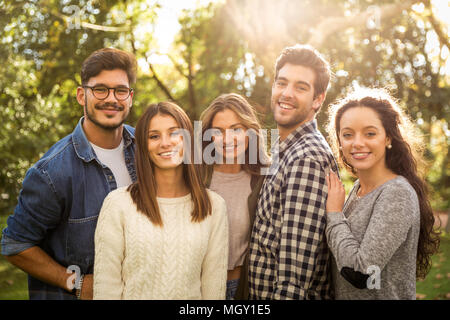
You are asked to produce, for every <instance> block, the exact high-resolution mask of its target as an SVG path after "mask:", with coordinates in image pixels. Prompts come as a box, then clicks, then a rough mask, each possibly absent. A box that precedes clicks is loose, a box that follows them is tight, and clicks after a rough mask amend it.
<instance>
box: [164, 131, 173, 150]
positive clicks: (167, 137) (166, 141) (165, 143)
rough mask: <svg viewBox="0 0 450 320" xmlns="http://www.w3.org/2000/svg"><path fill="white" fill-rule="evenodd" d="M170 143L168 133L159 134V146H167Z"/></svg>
mask: <svg viewBox="0 0 450 320" xmlns="http://www.w3.org/2000/svg"><path fill="white" fill-rule="evenodd" d="M171 145H172V139H171V137H170V136H169V135H168V134H163V135H162V136H161V148H164V149H166V148H169V147H170V146H171Z"/></svg>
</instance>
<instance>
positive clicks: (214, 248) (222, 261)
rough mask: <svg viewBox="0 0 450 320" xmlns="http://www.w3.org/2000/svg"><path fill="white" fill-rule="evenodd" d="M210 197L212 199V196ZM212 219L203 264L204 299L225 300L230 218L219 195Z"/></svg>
mask: <svg viewBox="0 0 450 320" xmlns="http://www.w3.org/2000/svg"><path fill="white" fill-rule="evenodd" d="M210 198H211V199H212V197H210ZM211 202H212V201H211ZM214 205H215V206H216V207H214ZM210 219H212V225H211V228H212V229H211V233H210V236H209V241H208V248H207V251H206V255H205V258H204V260H203V264H202V275H201V283H202V287H201V290H202V299H204V300H211V299H212V300H219V299H220V300H223V299H225V292H226V283H227V267H228V218H227V211H226V205H225V200H223V199H222V198H219V197H218V196H217V198H216V199H215V203H213V212H212V216H211V217H210Z"/></svg>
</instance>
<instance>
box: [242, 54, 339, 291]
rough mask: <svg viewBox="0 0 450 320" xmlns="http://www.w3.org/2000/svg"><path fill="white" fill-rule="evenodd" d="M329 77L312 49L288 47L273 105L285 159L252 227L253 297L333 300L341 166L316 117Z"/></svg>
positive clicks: (270, 177) (278, 69)
mask: <svg viewBox="0 0 450 320" xmlns="http://www.w3.org/2000/svg"><path fill="white" fill-rule="evenodd" d="M329 79H330V67H329V64H328V63H327V62H326V61H325V60H324V59H323V58H322V56H321V55H320V53H318V52H317V51H316V50H314V49H313V48H311V47H310V46H301V45H296V46H293V47H288V48H285V49H284V50H283V52H282V53H281V55H280V56H279V57H278V59H277V62H276V65H275V81H274V83H273V86H272V99H271V108H272V111H273V114H274V119H275V121H276V123H277V127H278V130H279V131H278V132H279V137H280V139H279V141H278V144H276V146H275V147H276V148H278V150H279V154H278V155H279V158H278V159H277V160H278V161H274V164H273V165H274V166H276V167H277V169H276V170H275V172H274V173H273V174H271V175H268V176H267V177H266V179H265V182H264V185H263V187H262V189H261V192H260V195H259V200H258V208H257V212H256V217H255V222H254V225H253V229H252V235H251V240H250V248H249V287H250V288H249V289H250V296H249V298H250V299H332V298H333V292H332V288H331V278H330V266H329V261H330V259H329V258H330V251H329V250H328V246H327V242H326V238H325V223H326V216H325V204H326V199H327V186H326V182H325V175H326V174H327V173H328V171H329V170H330V169H331V170H333V171H334V172H337V170H338V168H337V165H336V161H335V159H334V157H333V154H332V152H331V149H330V147H329V146H328V144H327V142H326V140H325V139H324V137H323V136H322V134H321V133H320V132H319V131H318V129H317V123H316V120H315V114H316V113H317V112H318V111H319V110H320V107H321V105H322V103H323V101H324V99H325V95H326V91H327V87H328V83H329ZM276 148H275V149H276Z"/></svg>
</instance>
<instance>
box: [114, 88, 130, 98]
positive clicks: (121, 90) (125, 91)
mask: <svg viewBox="0 0 450 320" xmlns="http://www.w3.org/2000/svg"><path fill="white" fill-rule="evenodd" d="M128 92H129V89H128V88H116V93H117V94H118V95H121V96H125V95H127V94H128Z"/></svg>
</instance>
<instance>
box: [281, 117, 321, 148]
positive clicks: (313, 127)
mask: <svg viewBox="0 0 450 320" xmlns="http://www.w3.org/2000/svg"><path fill="white" fill-rule="evenodd" d="M315 131H317V120H316V119H313V120H311V121H308V122H305V123H304V124H302V125H301V126H299V127H298V128H297V129H295V130H294V131H293V132H291V133H290V134H289V135H288V136H287V137H286V139H284V140H283V141H280V140H279V138H278V141H279V148H280V152H284V151H285V150H286V149H287V148H288V147H289V146H291V145H292V144H293V143H294V142H295V141H297V140H298V139H300V137H301V136H303V135H304V134H307V133H311V132H315Z"/></svg>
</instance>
